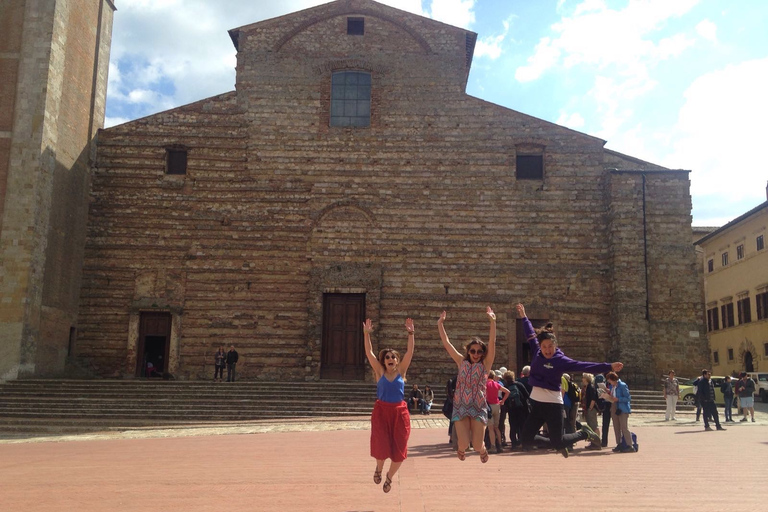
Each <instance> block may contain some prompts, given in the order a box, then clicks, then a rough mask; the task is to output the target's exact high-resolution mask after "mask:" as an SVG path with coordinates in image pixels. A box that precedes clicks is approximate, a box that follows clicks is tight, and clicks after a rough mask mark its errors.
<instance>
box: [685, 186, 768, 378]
mask: <svg viewBox="0 0 768 512" xmlns="http://www.w3.org/2000/svg"><path fill="white" fill-rule="evenodd" d="M766 195H767V196H768V190H766ZM766 238H768V201H766V202H764V203H762V204H760V205H758V206H756V207H755V208H753V209H751V210H750V211H748V212H746V213H745V214H743V215H741V216H739V217H738V218H736V219H734V220H732V221H731V222H729V223H728V224H726V225H724V226H722V227H721V228H719V229H717V230H715V231H712V232H711V233H709V234H707V235H706V236H704V237H702V238H700V239H699V240H698V241H697V242H696V245H697V246H698V247H699V248H700V251H701V255H702V258H701V259H702V271H703V275H704V293H705V299H704V302H705V304H706V314H707V331H708V338H709V348H710V350H711V365H712V366H711V368H712V371H713V372H714V373H715V374H716V375H731V374H732V373H737V372H742V371H747V372H756V371H758V370H762V371H765V368H768V250H766V247H765V242H766Z"/></svg>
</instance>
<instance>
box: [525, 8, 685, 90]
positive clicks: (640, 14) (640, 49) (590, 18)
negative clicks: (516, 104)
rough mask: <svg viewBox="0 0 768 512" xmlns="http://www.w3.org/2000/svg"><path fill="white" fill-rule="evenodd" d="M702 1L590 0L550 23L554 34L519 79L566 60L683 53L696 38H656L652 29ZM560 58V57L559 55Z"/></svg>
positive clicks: (601, 63) (629, 59)
mask: <svg viewBox="0 0 768 512" xmlns="http://www.w3.org/2000/svg"><path fill="white" fill-rule="evenodd" d="M697 2H698V0H678V1H676V2H668V0H644V1H641V0H630V2H629V4H628V5H627V6H626V7H625V8H624V9H622V10H613V9H609V8H608V7H607V6H606V5H605V2H603V1H602V0H587V1H585V2H582V3H581V4H579V5H578V6H577V7H576V10H575V13H574V15H573V16H570V17H568V16H565V17H563V18H562V19H561V20H560V21H559V22H558V23H555V24H554V25H553V26H552V27H551V28H552V31H553V32H554V33H555V34H556V37H554V38H550V37H544V38H542V39H541V41H540V42H539V44H538V45H537V46H536V50H535V51H534V54H533V55H532V56H531V57H529V58H528V64H527V65H526V66H522V67H521V68H519V69H518V70H517V73H516V78H517V79H518V80H520V81H530V80H535V79H537V78H539V77H540V76H541V75H542V74H543V73H544V72H546V71H547V70H549V69H551V68H553V67H555V66H558V65H564V66H565V67H573V66H575V65H579V64H589V65H593V66H597V67H598V68H605V67H607V66H618V67H620V68H625V67H631V66H635V65H637V63H638V62H644V63H645V65H649V64H652V63H654V62H656V61H658V60H662V59H665V58H668V57H670V56H672V55H679V53H680V52H682V51H683V50H684V49H685V48H687V47H689V46H690V45H692V44H693V41H692V40H690V39H689V38H687V37H685V36H683V35H682V34H678V35H675V36H673V37H671V38H666V39H662V40H661V41H659V42H658V43H654V41H653V39H652V38H653V36H654V33H655V32H656V31H657V30H658V29H659V28H660V26H661V25H662V24H663V23H664V22H665V21H666V20H667V19H669V18H671V17H674V16H680V15H682V14H684V13H685V12H687V11H688V10H689V9H690V8H692V7H693V6H694V5H695V4H696V3H697ZM561 58H562V60H561Z"/></svg>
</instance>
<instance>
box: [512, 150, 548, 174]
mask: <svg viewBox="0 0 768 512" xmlns="http://www.w3.org/2000/svg"><path fill="white" fill-rule="evenodd" d="M515 167H516V169H515V177H517V179H519V180H543V179H544V156H543V155H517V159H516V160H515Z"/></svg>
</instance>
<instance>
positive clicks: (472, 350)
mask: <svg viewBox="0 0 768 512" xmlns="http://www.w3.org/2000/svg"><path fill="white" fill-rule="evenodd" d="M469 353H470V354H472V355H473V356H474V355H475V354H480V355H482V354H485V350H483V349H479V350H475V349H474V348H471V349H469Z"/></svg>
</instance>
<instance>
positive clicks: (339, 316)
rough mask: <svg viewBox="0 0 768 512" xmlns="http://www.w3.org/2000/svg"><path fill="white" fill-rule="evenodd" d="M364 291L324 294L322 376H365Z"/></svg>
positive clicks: (352, 378) (341, 377) (336, 377)
mask: <svg viewBox="0 0 768 512" xmlns="http://www.w3.org/2000/svg"><path fill="white" fill-rule="evenodd" d="M364 320H365V294H364V293H326V294H325V295H323V342H322V343H323V345H322V352H321V359H320V377H321V378H323V379H333V380H364V379H365V347H364V346H363V321H364Z"/></svg>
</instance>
